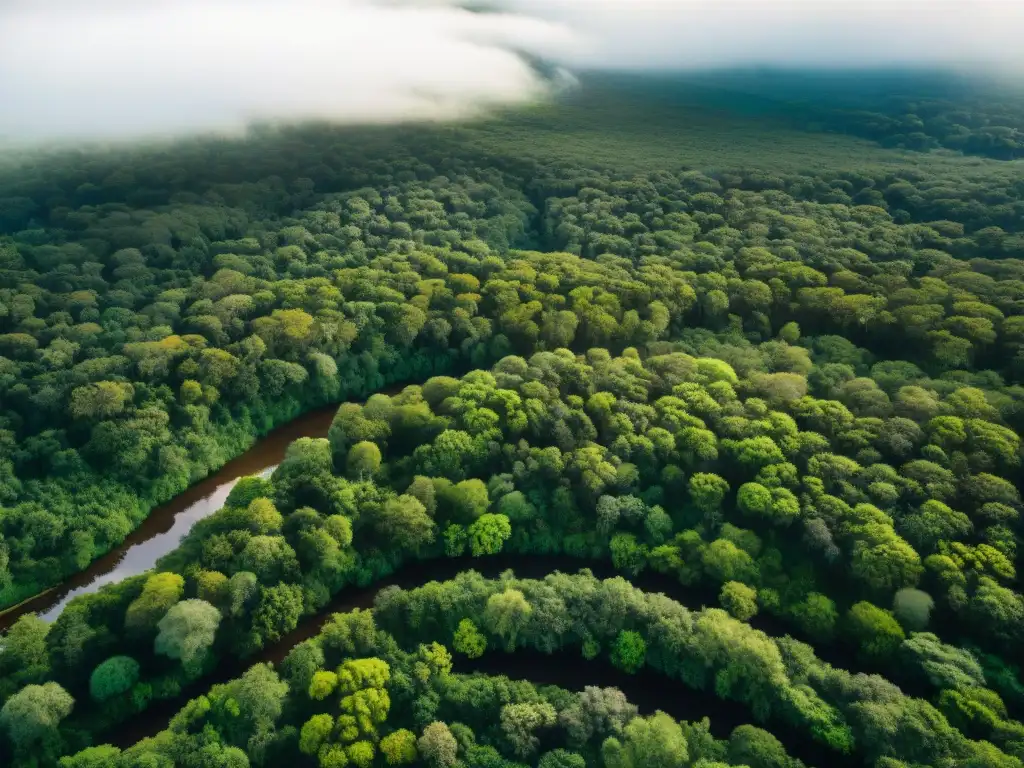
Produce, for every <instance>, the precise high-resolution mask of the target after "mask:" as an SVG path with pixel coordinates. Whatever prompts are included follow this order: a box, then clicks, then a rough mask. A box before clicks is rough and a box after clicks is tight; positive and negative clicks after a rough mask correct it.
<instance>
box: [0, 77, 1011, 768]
mask: <svg viewBox="0 0 1024 768" xmlns="http://www.w3.org/2000/svg"><path fill="white" fill-rule="evenodd" d="M758 77H761V78H762V79H761V80H758ZM893 77H896V76H895V75H893ZM897 81H898V84H899V89H898V90H897V89H895V88H893V87H892V82H890V81H885V80H882V81H874V82H875V83H876V84H875V85H872V81H868V80H865V79H859V80H856V81H854V82H855V84H857V86H858V87H856V88H855V87H853V86H852V85H851V84H850V83H847V84H846V87H845V90H843V89H842V88H839V87H838V86H837V87H836V88H835V89H833V91H832V97H831V98H832V100H826V99H819V98H818V95H819V93H820V91H821V90H823V88H822V85H821V82H820V81H817V80H815V81H813V82H809V83H808V82H802V81H800V80H798V79H793V78H791V79H789V80H787V79H786V78H784V77H782V76H778V75H772V76H767V75H764V74H763V73H762V75H760V76H758V75H756V74H751V73H749V72H748V73H739V74H736V73H732V74H728V75H726V74H719V75H715V76H713V77H711V76H708V77H701V78H696V77H695V78H691V79H689V80H688V81H685V82H683V81H680V80H678V79H674V80H673V79H648V80H643V79H638V78H627V77H621V76H616V77H611V76H609V77H597V76H594V77H593V78H592V79H591V80H589V81H586V82H585V84H584V87H583V88H582V89H581V90H580V91H579V92H576V93H572V94H569V95H567V96H566V97H565V98H564V99H563V100H561V101H559V102H556V103H552V104H545V105H539V106H536V107H533V108H529V109H524V110H516V111H510V112H508V113H505V114H500V115H495V116H493V117H491V118H489V119H487V120H480V121H477V122H473V123H462V124H457V125H437V126H429V127H427V126H415V125H403V126H392V127H381V128H337V127H331V126H323V125H320V126H305V127H297V128H288V129H269V128H263V129H254V130H253V132H252V133H251V135H249V136H248V137H247V138H245V139H244V140H229V139H188V140H182V141H180V142H177V143H174V144H169V145H163V146H157V147H137V148H132V149H128V148H116V149H99V148H96V149H75V150H64V151H60V152H57V153H39V154H36V155H25V156H22V157H20V158H19V159H18V160H17V161H13V162H11V163H7V164H4V165H0V601H2V602H3V604H4V605H5V606H11V605H14V604H16V603H17V602H19V601H20V600H23V599H25V598H27V597H29V596H31V595H33V594H35V593H37V592H39V591H40V590H43V589H45V588H47V587H49V586H52V585H54V584H56V583H58V582H59V581H60V580H61V579H62V578H65V577H67V576H68V575H69V574H72V573H75V572H77V571H80V570H81V569H83V568H84V567H86V566H87V565H88V564H89V563H90V562H91V561H93V560H94V559H95V558H96V557H98V556H99V555H101V554H102V553H104V552H106V551H108V550H109V549H110V548H111V547H113V546H115V545H116V544H118V543H119V542H120V541H121V540H123V539H124V537H125V536H126V535H127V534H128V533H129V532H130V531H131V530H132V529H133V528H135V527H136V526H137V525H138V524H139V523H140V522H141V521H142V520H143V519H145V517H146V516H147V515H148V514H149V512H150V511H151V510H152V509H153V507H154V506H155V505H157V504H159V503H161V502H163V501H165V500H167V499H169V498H171V497H173V496H174V495H176V494H178V493H180V492H181V491H183V490H184V489H185V488H187V487H188V486H189V485H191V484H192V483H194V482H195V481H197V480H199V479H201V478H202V477H205V476H206V475H208V474H209V473H211V472H214V471H216V469H217V468H218V467H219V466H221V465H222V464H223V463H224V462H225V461H227V460H228V459H229V458H231V457H233V456H235V455H237V454H238V453H239V452H241V451H242V450H243V449H244V448H246V447H247V446H249V445H251V444H252V443H253V441H254V440H256V439H258V438H259V436H260V435H263V434H265V433H266V432H267V431H269V430H270V429H272V428H273V427H275V426H277V425H279V424H281V423H284V422H286V421H288V420H290V419H292V418H294V417H295V416H297V415H298V414H300V413H303V412H305V411H308V410H310V409H312V408H315V407H320V406H324V405H328V404H338V403H341V402H342V401H345V400H349V401H352V402H347V403H345V404H344V405H341V406H340V407H339V408H338V411H337V415H336V416H335V418H334V422H333V424H332V427H331V430H330V434H329V435H328V437H327V438H314V437H309V438H303V439H300V440H298V441H296V442H295V443H294V444H292V446H291V447H290V448H289V449H288V453H287V455H286V457H285V459H284V461H283V463H282V464H281V465H280V466H279V467H278V468H277V469H276V470H275V471H274V473H273V474H272V475H271V476H270V477H269V478H262V477H250V478H246V479H243V480H242V481H241V482H240V483H239V484H238V485H237V486H235V488H234V489H233V490H232V491H231V493H230V495H229V496H228V499H227V503H226V505H225V506H224V508H223V509H221V510H219V511H217V512H216V513H214V514H213V515H212V516H210V517H208V518H206V519H204V520H202V521H200V522H199V523H197V524H196V525H195V526H194V527H193V529H192V530H191V531H190V532H189V534H188V535H187V536H186V537H185V538H184V539H183V540H182V542H181V544H180V546H179V547H178V548H177V549H176V550H175V551H173V552H172V553H171V554H169V555H168V556H166V557H164V558H163V559H162V560H160V561H159V562H158V563H157V564H156V567H155V568H154V569H153V570H152V571H151V572H149V573H146V574H144V575H141V576H134V577H131V578H129V579H125V580H123V581H120V582H118V583H115V584H110V585H107V586H104V587H102V588H100V589H99V590H97V591H96V592H95V593H94V594H89V595H84V596H82V597H79V598H76V599H75V600H73V601H71V603H70V604H69V605H68V607H67V608H66V609H65V610H64V611H63V612H62V613H61V615H60V616H59V618H57V619H56V621H54V622H53V623H52V624H48V623H46V622H44V621H43V620H42V619H39V618H37V617H35V616H33V615H26V616H23V617H22V618H20V619H19V620H18V621H17V622H16V623H14V624H13V626H12V627H11V629H10V630H9V631H8V632H7V634H6V635H5V636H3V638H2V640H0V761H2V762H3V763H4V764H10V765H14V766H43V765H46V766H49V765H57V764H60V765H61V766H62V768H92V767H93V766H106V765H112V766H124V768H129V767H131V768H134V767H135V766H146V768H149V767H150V766H152V767H154V768H164V766H172V765H173V766H197V767H198V766H202V767H203V768H206V767H207V766H222V765H223V766H231V768H235V767H236V766H237V767H238V768H242V767H243V766H248V765H253V766H263V765H267V766H269V765H279V764H284V763H295V764H296V765H311V766H312V765H319V766H321V767H322V768H334V767H335V766H337V767H339V768H340V767H341V766H346V765H350V764H352V765H356V766H371V765H400V764H405V763H409V764H412V763H417V764H428V765H436V766H449V765H467V766H519V765H540V766H545V768H554V767H555V766H584V765H605V766H609V768H615V767H616V766H624V767H625V766H691V765H693V766H701V767H702V768H712V766H719V765H735V766H744V765H745V766H747V767H748V768H759V767H760V766H764V767H765V768H768V767H769V766H793V767H794V768H795V766H799V765H803V764H829V763H831V762H835V763H836V764H841V765H867V766H874V767H875V768H900V767H903V766H906V767H907V768H912V767H915V766H940V767H941V768H947V767H949V768H952V767H953V766H972V767H973V766H978V767H981V766H986V767H987V766H1000V767H1001V766H1008V767H1010V768H1013V766H1018V767H1019V766H1020V765H1021V761H1022V760H1024V725H1022V724H1021V721H1020V719H1021V718H1022V717H1024V679H1022V677H1021V670H1020V669H1019V667H1018V663H1019V660H1020V656H1019V647H1020V644H1021V642H1022V641H1024V597H1022V596H1021V589H1020V582H1019V576H1018V571H1019V567H1020V563H1021V560H1020V536H1021V520H1020V513H1021V510H1022V501H1021V492H1022V489H1024V486H1022V482H1021V478H1022V471H1021V459H1022V449H1021V440H1020V434H1021V431H1022V430H1024V415H1022V413H1024V411H1022V405H1024V175H1022V174H1021V167H1022V166H1021V161H1018V160H1015V159H1014V158H1015V157H1017V156H1018V154H1019V151H1018V150H1019V146H1018V145H1017V144H1014V143H1013V142H1014V141H1018V139H1017V138H1013V136H1015V135H1016V134H1013V135H1012V136H1011V133H1012V131H1016V130H1017V128H1016V126H1017V124H1018V123H1017V122H1015V121H1017V120H1018V119H1019V114H1020V110H1024V107H1022V106H1021V105H1022V104H1024V101H1021V100H1013V99H1010V98H1009V96H1007V98H1006V100H1005V101H994V100H986V98H985V96H986V93H987V92H981V91H965V90H961V89H959V88H958V87H956V86H955V84H947V85H946V86H941V84H937V83H935V82H929V81H920V82H917V85H916V86H915V81H914V80H913V79H912V78H909V77H908V76H906V75H900V76H899V78H897ZM878 82H882V83H883V84H884V86H885V87H883V85H878V84H877V83H878ZM751 83H755V84H756V83H761V84H762V85H763V87H762V88H760V90H759V91H758V94H759V95H758V97H757V98H756V99H755V98H752V97H750V96H749V95H748V94H749V93H750V92H752V90H754V89H753V87H752V85H751ZM841 84H842V83H840V85H841ZM914 87H916V88H917V90H916V91H914V90H912V89H913V88H914ZM908 92H910V93H913V94H914V102H913V111H912V112H911V111H908V110H911V105H910V103H909V102H901V101H900V99H902V98H903V96H902V95H898V96H896V97H893V98H889V96H892V95H893V94H894V93H897V94H903V93H908ZM883 96H885V98H883ZM810 103H813V105H814V109H813V110H810V109H808V108H807V104H810ZM854 107H856V109H858V110H860V112H858V114H857V115H853V114H852V113H851V112H850V111H849V110H850V109H853V108H854ZM868 113H870V114H871V115H874V117H870V119H869V118H868V117H865V115H868ZM961 113H962V114H961ZM858 115H859V116H858ZM908 115H910V116H914V115H916V116H917V118H919V119H920V122H921V125H917V124H916V123H914V122H913V121H912V120H910V118H909V117H908ZM965 115H966V117H965ZM878 116H886V117H885V120H882V118H881V117H878ZM886 121H889V122H886ZM811 123H814V124H813V125H811ZM911 123H913V125H911ZM951 126H952V127H951ZM957 126H966V128H967V129H969V130H968V131H967V134H964V132H962V131H960V130H959V128H958V127H957ZM837 128H840V129H841V130H839V132H836V129H837ZM910 128H915V130H914V131H911V130H910ZM1003 128H1006V130H1003ZM1007 131H1011V133H1007ZM844 133H845V134H848V135H842V134H844ZM917 133H920V134H921V135H922V136H926V137H931V138H930V139H929V140H928V141H924V140H919V139H917V138H911V137H912V136H916V134H917ZM953 134H956V135H957V136H960V137H961V138H962V140H960V139H957V140H955V141H954V140H953V139H951V138H950V137H951V136H953ZM968 134H969V135H968ZM965 136H966V138H964V137H965ZM993 136H999V137H1002V138H1000V139H999V141H996V140H995V139H992V140H991V141H990V139H991V137H993ZM1007 136H1010V137H1011V138H1009V139H1007V138H1006V137H1007ZM985 137H988V138H985ZM1003 139H1006V141H1003ZM1000 142H1002V143H1000ZM995 147H998V149H994V148H995ZM382 390H386V391H387V392H388V394H384V393H383V392H382ZM499 553H500V554H501V555H502V557H503V558H513V560H514V559H515V558H522V560H523V562H525V561H526V560H527V559H530V558H533V559H536V558H541V559H543V558H548V559H549V562H550V563H551V564H552V565H551V570H552V571H554V570H556V568H557V569H559V570H562V571H565V570H570V571H576V570H578V569H579V568H585V567H591V568H593V569H595V570H594V572H598V571H600V570H601V569H602V568H603V569H611V570H612V571H614V572H615V573H618V574H620V576H619V577H617V578H610V579H603V580H602V579H598V578H597V577H596V576H594V575H593V573H591V572H587V571H583V572H580V573H577V574H575V575H568V574H567V573H557V574H553V575H551V576H549V577H547V578H545V579H540V580H531V579H516V578H515V577H514V576H513V575H511V574H508V575H503V576H501V577H500V578H498V579H488V578H485V577H484V576H482V575H480V574H479V573H467V574H461V575H459V576H457V577H455V578H454V579H451V580H448V581H444V582H436V581H435V582H431V583H429V584H426V585H424V586H422V587H418V588H413V589H408V590H400V589H397V588H394V587H389V588H386V589H383V590H381V591H379V593H377V597H376V602H375V605H374V608H373V610H372V611H366V610H363V611H357V612H355V613H345V614H338V615H337V616H335V617H334V618H332V619H330V620H329V621H328V622H327V623H326V624H325V625H324V628H323V629H322V631H321V633H320V634H319V635H317V636H315V637H311V638H309V639H303V641H302V642H301V643H298V644H296V639H295V635H294V634H293V633H296V632H299V633H301V632H302V628H303V627H304V626H306V624H307V623H308V622H313V621H316V620H317V617H321V618H322V615H323V614H324V613H325V612H326V611H330V610H332V606H335V605H336V604H337V603H336V602H335V601H338V600H342V601H343V600H344V598H345V595H346V594H348V593H350V592H353V590H356V589H357V588H366V589H372V588H374V585H378V584H379V583H380V582H381V581H382V580H384V579H385V578H388V577H390V576H391V575H392V574H399V573H401V571H402V569H403V567H408V566H409V564H411V563H413V562H414V561H416V562H418V563H419V564H420V565H421V566H423V567H424V568H431V567H436V568H442V567H443V564H444V563H449V564H450V567H452V568H458V569H460V570H461V569H462V568H463V567H465V568H467V569H468V568H470V567H473V568H479V567H482V566H481V564H485V563H486V562H487V560H488V558H493V557H494V556H496V555H498V554H499ZM567 559H571V561H572V562H573V563H574V564H576V567H573V568H568V569H567V568H566V566H565V561H566V560H567ZM534 561H535V560H534ZM431 563H433V564H434V565H430V564H431ZM438 573H442V571H438ZM451 573H453V571H449V572H447V574H446V575H444V576H442V577H441V578H446V579H447V578H448V576H450V575H451ZM293 646H294V647H293ZM286 652H287V655H286ZM510 653H511V654H516V653H536V654H562V655H563V656H564V657H565V658H568V654H572V655H573V656H574V657H576V658H579V659H582V660H583V661H581V662H579V663H581V664H584V669H590V668H593V669H595V670H598V669H601V667H600V666H599V664H600V663H603V662H607V663H610V664H611V665H613V667H614V668H615V669H616V670H618V671H619V672H620V673H623V674H639V673H641V672H643V674H650V675H652V676H653V679H656V680H657V681H658V683H657V684H658V685H665V686H671V687H672V688H673V689H674V690H675V689H677V690H678V691H679V692H680V696H685V697H687V699H686V700H687V701H690V702H693V706H694V707H697V708H700V707H707V708H709V709H712V708H713V709H714V711H715V712H721V713H722V715H721V717H722V719H723V720H724V721H727V722H729V723H730V724H732V723H737V724H739V725H738V726H737V727H735V728H733V727H732V725H730V728H722V727H721V726H718V727H716V726H715V721H716V717H715V716H712V717H711V720H710V722H708V721H703V722H701V717H700V716H697V717H691V714H690V712H691V711H692V710H691V711H688V712H687V713H680V714H674V713H672V712H669V713H667V714H666V713H665V712H658V713H655V712H654V711H641V710H639V709H638V708H637V707H636V706H635V705H633V704H631V703H630V702H629V701H628V700H627V697H626V696H625V695H624V694H623V693H622V692H620V691H617V690H613V689H611V688H608V687H607V686H605V687H601V685H602V683H601V681H600V680H599V679H595V680H594V681H593V683H594V687H587V688H586V689H585V690H582V691H569V690H564V689H561V688H554V687H548V686H543V685H537V686H535V685H533V684H531V683H529V682H524V681H520V682H513V681H510V680H509V679H508V678H507V677H502V676H501V675H494V674H492V672H493V670H494V669H495V668H497V669H500V668H501V667H500V665H501V664H502V663H504V662H503V661H502V659H504V658H506V657H505V656H504V655H503V654H510ZM492 657H494V660H492V661H489V660H491V659H492ZM238 660H241V661H240V662H239V663H242V662H244V663H253V662H260V663H255V664H254V665H253V666H251V667H250V668H248V669H247V670H243V671H242V673H241V674H240V676H239V677H237V678H236V679H232V680H230V681H227V682H225V680H224V678H221V682H220V683H219V684H218V685H215V686H214V687H213V688H209V683H210V682H211V681H212V680H213V679H214V676H215V674H216V672H217V670H218V669H220V668H223V667H224V665H226V664H228V663H229V662H231V661H238ZM271 662H277V663H276V664H273V663H271ZM485 662H486V663H490V664H495V665H499V666H497V667H489V668H484V667H481V666H478V667H473V666H472V665H473V664H478V665H479V664H484V663H485ZM591 663H592V665H593V666H592V667H591V666H590V665H591ZM606 666H607V664H606ZM595 674H598V673H597V672H595ZM588 683H589V681H588ZM182 706H183V708H182V709H181V711H180V712H179V714H177V715H175V716H174V717H173V719H170V722H169V725H168V719H167V718H164V719H163V721H160V719H159V717H160V715H159V712H160V711H164V710H166V708H167V707H171V708H175V709H176V708H179V707H182ZM674 718H675V719H674ZM132 723H136V724H138V723H147V724H149V725H147V726H146V728H144V729H143V730H142V731H140V733H142V734H143V735H146V736H152V738H146V739H144V740H142V741H140V742H139V743H138V744H137V745H134V746H132V745H130V744H128V743H121V745H120V746H119V747H113V746H110V745H109V744H107V743H108V742H111V741H116V738H115V735H116V733H117V731H118V729H119V728H124V727H125V726H126V724H127V725H128V726H130V725H131V724H132ZM156 734H158V735H156ZM773 734H774V735H773ZM122 748H123V749H122ZM801 761H803V762H801Z"/></svg>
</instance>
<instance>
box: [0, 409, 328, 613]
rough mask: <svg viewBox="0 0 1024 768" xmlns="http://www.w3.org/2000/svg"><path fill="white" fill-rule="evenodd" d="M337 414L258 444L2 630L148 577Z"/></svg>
mask: <svg viewBox="0 0 1024 768" xmlns="http://www.w3.org/2000/svg"><path fill="white" fill-rule="evenodd" d="M337 411H338V406H337V405H331V406H328V407H326V408H320V409H318V410H315V411H310V412H309V413H307V414H305V415H304V416H299V417H298V418H296V419H293V420H292V421H290V422H288V423H287V424H283V425H282V426H280V427H278V428H277V429H275V430H273V431H271V432H269V433H267V434H266V435H265V436H264V437H262V438H259V439H258V440H257V442H256V443H255V444H254V445H253V447H252V448H250V449H249V450H248V451H246V452H245V453H243V454H241V455H240V456H238V457H236V458H234V459H232V460H231V461H229V462H227V463H226V464H225V465H224V466H223V467H221V468H220V469H219V470H217V471H216V472H213V473H212V474H210V475H209V476H207V477H206V479H204V480H201V481H200V482H198V483H196V484H195V485H193V486H192V487H190V488H189V489H188V490H187V491H185V492H183V493H180V494H178V495H177V496H175V497H174V498H173V499H171V501H169V502H168V503H166V504H162V505H160V506H159V507H156V508H154V509H153V511H152V512H151V513H150V514H149V517H147V518H146V519H145V521H143V523H142V525H140V526H139V527H138V528H136V529H135V530H134V531H133V532H132V533H130V534H129V535H128V537H127V538H126V539H125V540H124V541H123V542H122V543H121V544H120V545H118V546H117V547H115V548H114V549H112V550H110V551H109V552H108V553H107V554H105V555H103V557H101V558H99V559H98V560H95V561H93V563H92V564H91V565H90V566H89V567H88V568H86V569H85V570H84V571H80V572H78V573H77V574H75V575H74V576H72V577H71V578H69V579H67V580H66V581H64V582H63V583H62V584H60V585H59V586H57V587H54V588H53V589H50V590H47V591H46V592H42V593H40V594H38V595H36V596H35V597H32V598H29V599H28V600H26V601H25V602H23V603H21V604H19V605H17V606H15V607H13V608H11V609H10V610H8V611H6V612H5V613H3V614H2V615H0V630H5V629H7V628H8V627H9V626H11V624H13V623H14V622H15V621H16V620H17V619H18V617H20V616H23V615H25V614H26V613H38V614H39V615H40V616H41V617H42V618H44V619H46V620H47V621H52V620H54V619H56V618H57V616H58V615H59V614H60V612H61V611H62V610H63V609H64V606H65V605H67V604H68V601H69V600H71V599H72V598H75V597H78V596H79V595H84V594H88V593H90V592H95V591H96V590H98V589H99V588H100V587H102V586H103V585H104V584H111V583H113V582H116V581H121V580H122V579H125V578H128V577H129V576H136V575H138V574H140V573H144V572H146V571H148V570H149V569H150V568H152V567H153V566H155V565H156V562H157V560H159V559H160V558H161V557H163V556H164V555H166V554H167V553H169V552H171V551H172V550H173V549H174V548H175V547H177V546H178V544H179V542H180V541H181V538H182V537H183V536H184V535H185V534H186V533H188V532H189V530H190V529H191V528H192V526H193V525H195V524H196V522H198V521H199V520H202V519H203V518H204V517H209V516H210V515H212V514H213V513H214V512H216V511H217V510H218V509H220V508H221V507H222V506H224V501H225V500H226V499H227V497H228V494H229V493H230V492H231V489H232V488H233V487H234V486H235V483H237V482H238V481H239V480H241V479H242V478H243V477H248V476H249V475H259V474H269V473H270V472H273V471H274V469H275V468H276V467H277V465H278V464H280V463H281V460H282V459H284V454H285V451H286V450H287V448H288V446H289V445H290V444H291V443H292V442H294V441H295V440H298V439H299V438H300V437H326V436H327V430H328V429H329V428H330V426H331V421H332V420H333V419H334V414H335V413H337Z"/></svg>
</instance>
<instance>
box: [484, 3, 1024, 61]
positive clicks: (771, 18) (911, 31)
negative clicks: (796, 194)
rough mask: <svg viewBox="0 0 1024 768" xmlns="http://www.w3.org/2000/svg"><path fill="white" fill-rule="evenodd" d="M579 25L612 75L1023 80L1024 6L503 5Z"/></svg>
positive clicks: (582, 55)
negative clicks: (909, 71)
mask: <svg viewBox="0 0 1024 768" xmlns="http://www.w3.org/2000/svg"><path fill="white" fill-rule="evenodd" d="M492 5H493V6H494V7H502V8H504V9H506V10H511V11H516V12H520V13H523V14H527V15H531V16H535V17H538V18H544V19H548V20H550V21H553V22H558V23H563V24H566V25H568V26H570V27H571V28H572V29H573V30H574V31H575V32H576V33H577V34H579V35H580V36H581V37H582V38H583V39H585V41H586V43H587V45H586V46H585V47H580V46H576V47H574V48H573V49H572V50H569V51H566V52H565V54H564V56H563V57H562V58H563V60H565V61H566V62H568V63H573V64H577V65H585V66H596V67H603V66H611V67H613V68H620V69H621V68H652V67H662V68H665V67H667V68H674V69H686V68H712V67H727V66H736V65H778V66H811V67H865V66H866V67H877V66H893V65H900V66H903V65H919V66H953V67H963V68H979V67H981V68H985V69H989V70H993V69H995V70H1001V71H1008V72H1012V73H1014V74H1018V75H1019V74H1021V73H1022V72H1024V44H1022V43H1021V41H1022V40H1024V3H1021V2H1019V1H1018V0H495V2H493V3H492Z"/></svg>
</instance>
